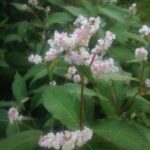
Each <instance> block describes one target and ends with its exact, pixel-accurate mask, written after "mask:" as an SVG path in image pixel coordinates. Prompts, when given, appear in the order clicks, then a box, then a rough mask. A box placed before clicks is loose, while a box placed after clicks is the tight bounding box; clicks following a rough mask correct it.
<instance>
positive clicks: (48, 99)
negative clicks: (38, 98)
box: [42, 86, 79, 129]
mask: <svg viewBox="0 0 150 150" xmlns="http://www.w3.org/2000/svg"><path fill="white" fill-rule="evenodd" d="M42 100H43V104H44V106H45V108H46V109H47V110H48V111H49V112H50V113H52V115H53V117H54V118H56V119H58V120H59V121H61V122H62V123H63V124H64V125H66V126H67V127H69V128H71V129H76V128H79V118H78V112H79V103H78V101H77V100H76V99H75V97H74V96H73V95H71V94H70V93H69V92H67V91H66V90H65V89H64V88H62V87H57V86H56V87H49V88H47V89H46V90H45V92H43V96H42Z"/></svg>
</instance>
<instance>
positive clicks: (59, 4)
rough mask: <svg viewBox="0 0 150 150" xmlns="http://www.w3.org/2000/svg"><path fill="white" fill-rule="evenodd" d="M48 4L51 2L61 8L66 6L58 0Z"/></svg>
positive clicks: (50, 0) (51, 0)
mask: <svg viewBox="0 0 150 150" xmlns="http://www.w3.org/2000/svg"><path fill="white" fill-rule="evenodd" d="M48 2H50V3H51V4H53V5H56V6H59V7H61V6H62V5H64V2H63V0H57V1H56V0H48Z"/></svg>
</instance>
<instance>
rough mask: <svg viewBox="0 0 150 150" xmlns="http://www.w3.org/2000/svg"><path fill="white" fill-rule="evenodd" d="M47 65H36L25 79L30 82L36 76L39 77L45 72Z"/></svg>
mask: <svg viewBox="0 0 150 150" xmlns="http://www.w3.org/2000/svg"><path fill="white" fill-rule="evenodd" d="M45 67H46V65H44V64H38V65H34V66H32V67H31V68H30V69H29V70H28V72H27V73H26V74H25V76H24V79H25V80H28V79H30V78H32V77H34V76H35V75H37V74H38V73H39V72H41V71H43V70H45Z"/></svg>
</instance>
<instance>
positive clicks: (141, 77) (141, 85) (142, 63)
mask: <svg viewBox="0 0 150 150" xmlns="http://www.w3.org/2000/svg"><path fill="white" fill-rule="evenodd" d="M144 71H145V62H144V61H143V62H141V76H140V85H139V92H140V91H141V89H142V87H143V80H144Z"/></svg>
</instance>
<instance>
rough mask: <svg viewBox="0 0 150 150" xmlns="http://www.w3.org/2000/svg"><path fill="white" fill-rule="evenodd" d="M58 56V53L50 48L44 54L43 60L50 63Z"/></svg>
mask: <svg viewBox="0 0 150 150" xmlns="http://www.w3.org/2000/svg"><path fill="white" fill-rule="evenodd" d="M57 56H58V51H57V50H56V49H54V48H50V49H49V50H48V51H47V52H46V53H45V57H44V60H45V61H52V60H54V59H56V58H57Z"/></svg>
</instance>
